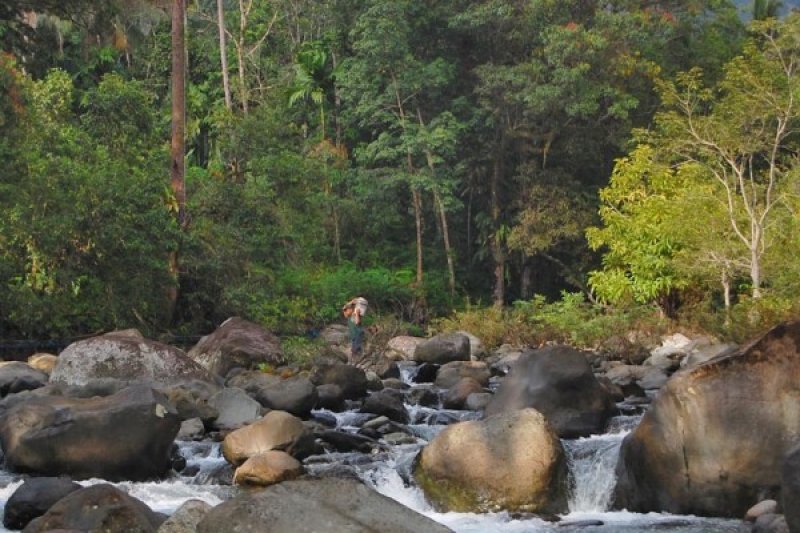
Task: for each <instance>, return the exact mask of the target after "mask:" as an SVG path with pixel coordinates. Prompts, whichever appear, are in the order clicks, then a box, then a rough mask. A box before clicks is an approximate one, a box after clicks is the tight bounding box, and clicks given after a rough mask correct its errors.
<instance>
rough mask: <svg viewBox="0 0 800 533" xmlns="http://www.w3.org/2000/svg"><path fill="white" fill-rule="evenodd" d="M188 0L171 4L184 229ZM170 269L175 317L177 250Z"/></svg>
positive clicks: (173, 162) (175, 166)
mask: <svg viewBox="0 0 800 533" xmlns="http://www.w3.org/2000/svg"><path fill="white" fill-rule="evenodd" d="M185 13H186V4H185V0H173V3H172V142H171V146H170V185H171V188H172V194H173V195H174V196H175V203H176V207H177V212H176V219H177V221H178V227H179V228H180V229H181V230H185V229H186V185H185V164H184V158H185V154H186V141H185V138H184V137H185V132H186V110H185V100H186V44H185V39H184V22H185V19H184V16H185ZM169 271H170V273H171V274H172V276H173V278H174V281H175V283H174V286H173V288H172V289H170V291H169V295H168V296H169V302H170V306H171V309H170V311H171V313H170V314H172V315H173V316H174V313H175V309H176V306H177V302H178V292H179V282H180V279H179V275H178V274H179V271H180V269H179V262H178V252H177V251H176V252H172V253H170V256H169Z"/></svg>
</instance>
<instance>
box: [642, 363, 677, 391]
mask: <svg viewBox="0 0 800 533" xmlns="http://www.w3.org/2000/svg"><path fill="white" fill-rule="evenodd" d="M668 379H669V377H668V376H667V373H666V372H664V371H663V370H662V369H660V368H658V367H650V368H648V369H647V370H646V371H645V372H644V375H643V376H642V379H640V380H639V381H637V382H636V384H637V385H639V386H640V387H641V388H642V389H643V390H646V391H648V390H655V389H660V388H661V387H663V386H664V384H665V383H666V382H667V380H668Z"/></svg>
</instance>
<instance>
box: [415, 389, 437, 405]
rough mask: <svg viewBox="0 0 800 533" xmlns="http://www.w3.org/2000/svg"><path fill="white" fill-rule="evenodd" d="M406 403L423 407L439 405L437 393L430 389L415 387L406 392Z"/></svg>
mask: <svg viewBox="0 0 800 533" xmlns="http://www.w3.org/2000/svg"><path fill="white" fill-rule="evenodd" d="M408 403H410V404H411V405H422V406H424V407H436V406H437V405H439V395H438V394H436V393H435V392H434V391H432V390H431V389H423V388H417V389H412V390H411V392H409V393H408Z"/></svg>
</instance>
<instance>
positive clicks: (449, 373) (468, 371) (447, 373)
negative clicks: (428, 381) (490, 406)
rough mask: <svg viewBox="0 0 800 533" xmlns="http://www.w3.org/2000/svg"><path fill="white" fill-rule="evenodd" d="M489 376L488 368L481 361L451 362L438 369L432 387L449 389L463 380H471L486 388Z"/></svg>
mask: <svg viewBox="0 0 800 533" xmlns="http://www.w3.org/2000/svg"><path fill="white" fill-rule="evenodd" d="M490 376H491V372H490V371H489V367H488V366H487V365H486V363H484V362H482V361H453V362H452V363H447V364H445V365H442V367H441V368H439V372H438V373H437V374H436V381H435V382H434V386H436V387H439V388H440V389H449V388H450V387H452V386H453V385H455V384H456V383H458V382H459V381H461V379H463V378H472V379H474V380H475V381H477V382H478V383H479V384H480V385H481V386H482V387H486V386H488V385H489V377H490Z"/></svg>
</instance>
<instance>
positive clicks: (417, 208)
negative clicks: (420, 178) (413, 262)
mask: <svg viewBox="0 0 800 533" xmlns="http://www.w3.org/2000/svg"><path fill="white" fill-rule="evenodd" d="M411 199H412V200H413V203H414V223H415V225H416V229H417V286H418V287H419V288H420V289H422V282H423V270H422V195H421V194H420V192H419V189H416V188H414V187H412V188H411Z"/></svg>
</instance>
